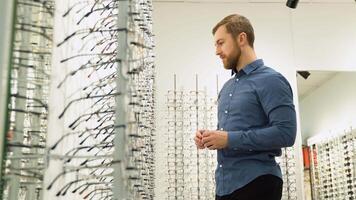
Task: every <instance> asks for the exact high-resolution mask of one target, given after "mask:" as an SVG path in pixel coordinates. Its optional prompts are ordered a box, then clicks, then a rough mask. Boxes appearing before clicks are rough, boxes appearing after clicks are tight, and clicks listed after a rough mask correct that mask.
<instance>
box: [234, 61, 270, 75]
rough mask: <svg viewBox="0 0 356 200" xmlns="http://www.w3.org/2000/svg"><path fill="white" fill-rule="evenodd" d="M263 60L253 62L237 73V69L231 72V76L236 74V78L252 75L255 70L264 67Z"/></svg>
mask: <svg viewBox="0 0 356 200" xmlns="http://www.w3.org/2000/svg"><path fill="white" fill-rule="evenodd" d="M263 65H264V63H263V60H262V59H257V60H255V61H253V62H252V63H250V64H248V65H246V66H245V67H244V68H242V69H241V70H240V71H239V72H236V69H233V70H231V75H234V74H236V75H235V76H237V77H241V76H242V75H243V74H246V75H248V74H250V73H251V72H253V71H254V70H256V69H257V68H258V67H261V66H263Z"/></svg>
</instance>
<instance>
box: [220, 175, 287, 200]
mask: <svg viewBox="0 0 356 200" xmlns="http://www.w3.org/2000/svg"><path fill="white" fill-rule="evenodd" d="M282 190H283V181H282V179H280V178H279V177H277V176H274V175H270V174H267V175H263V176H259V177H257V178H256V179H254V180H253V181H251V182H250V183H248V184H247V185H245V186H244V187H242V188H240V189H237V190H235V191H234V192H233V193H231V194H229V195H225V196H216V198H215V200H280V199H281V198H282Z"/></svg>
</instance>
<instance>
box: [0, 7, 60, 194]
mask: <svg viewBox="0 0 356 200" xmlns="http://www.w3.org/2000/svg"><path fill="white" fill-rule="evenodd" d="M15 5H16V12H15V15H14V16H15V17H14V24H13V39H12V53H11V68H10V73H11V78H10V79H11V80H10V94H9V97H8V118H7V123H6V124H7V126H8V127H6V130H7V134H8V137H10V139H9V140H8V141H7V142H6V153H5V156H6V159H5V160H4V161H3V163H2V164H3V165H4V170H3V171H2V172H1V173H2V176H1V177H2V180H1V189H2V190H1V191H2V192H1V193H0V196H1V197H0V199H25V197H26V198H27V199H40V198H41V197H42V185H43V173H44V170H45V154H46V148H45V147H46V138H47V119H48V95H49V83H50V73H51V50H52V44H53V41H52V40H53V14H54V1H53V0H48V1H31V0H17V1H16V3H15Z"/></svg>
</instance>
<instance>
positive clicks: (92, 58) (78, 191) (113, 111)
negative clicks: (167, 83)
mask: <svg viewBox="0 0 356 200" xmlns="http://www.w3.org/2000/svg"><path fill="white" fill-rule="evenodd" d="M59 4H60V6H59ZM15 6H16V12H15V13H16V17H15V18H16V19H15V24H14V28H15V32H14V33H13V35H14V41H13V47H12V48H13V53H12V54H13V55H12V62H11V64H12V65H11V67H10V68H11V69H10V70H11V81H10V86H11V92H10V95H9V96H10V97H9V108H8V113H9V114H8V118H9V119H8V122H9V123H8V124H9V127H8V129H7V130H9V134H8V135H9V136H11V137H13V138H11V139H9V141H8V142H7V144H6V150H7V151H6V160H5V161H4V166H5V169H4V170H3V174H2V176H1V178H2V181H1V183H2V185H3V188H4V189H3V192H2V193H1V194H2V195H3V196H2V197H3V198H1V199H10V200H15V199H16V200H18V199H20V200H22V199H30V200H37V199H38V200H40V199H115V200H118V199H127V200H131V199H153V197H154V181H155V177H154V172H155V169H154V168H155V165H154V163H155V160H154V159H155V158H154V152H155V151H154V144H155V141H154V138H155V113H154V107H155V95H154V94H155V87H154V85H155V67H154V63H153V59H154V55H153V48H154V41H153V33H152V9H153V8H152V2H151V1H149V0H131V1H115V0H84V1H72V0H63V1H56V2H55V1H54V0H16V3H15ZM63 8H64V9H63ZM53 30H57V31H56V32H54V31H53ZM55 35H56V36H55ZM60 37H62V38H60ZM54 38H57V40H54ZM59 38H60V39H59ZM58 40H60V41H58ZM53 41H55V42H53ZM52 43H53V45H52ZM52 51H53V52H52ZM49 90H50V92H49ZM48 111H50V112H48Z"/></svg>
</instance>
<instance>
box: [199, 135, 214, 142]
mask: <svg viewBox="0 0 356 200" xmlns="http://www.w3.org/2000/svg"><path fill="white" fill-rule="evenodd" d="M212 140H213V138H212V137H209V136H206V137H203V139H201V141H202V142H203V144H205V143H207V142H210V141H212Z"/></svg>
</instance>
